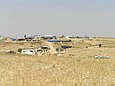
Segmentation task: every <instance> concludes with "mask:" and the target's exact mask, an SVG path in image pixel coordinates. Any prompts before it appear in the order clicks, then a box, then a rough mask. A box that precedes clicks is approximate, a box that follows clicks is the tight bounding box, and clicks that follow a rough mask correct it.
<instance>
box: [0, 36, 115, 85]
mask: <svg viewBox="0 0 115 86" xmlns="http://www.w3.org/2000/svg"><path fill="white" fill-rule="evenodd" d="M42 43H45V42H43V41H39V42H16V41H0V86H115V39H114V38H95V39H91V40H89V39H72V42H69V43H68V42H66V43H52V45H53V47H54V48H56V47H59V46H60V45H71V46H73V47H72V48H70V49H67V50H66V51H65V52H64V53H63V54H60V55H56V54H52V55H51V54H48V55H21V54H9V53H6V51H7V50H17V49H18V48H25V47H30V46H32V47H37V46H40V45H41V44H42ZM97 44H102V46H101V47H98V46H97ZM96 55H101V56H109V57H110V58H108V59H107V58H97V59H95V56H96Z"/></svg>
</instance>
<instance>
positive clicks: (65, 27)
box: [0, 0, 115, 37]
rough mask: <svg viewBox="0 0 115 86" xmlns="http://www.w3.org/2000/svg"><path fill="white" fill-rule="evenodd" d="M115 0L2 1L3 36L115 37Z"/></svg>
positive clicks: (0, 0) (1, 28) (1, 29)
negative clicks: (63, 35)
mask: <svg viewBox="0 0 115 86" xmlns="http://www.w3.org/2000/svg"><path fill="white" fill-rule="evenodd" d="M114 31H115V0H0V35H2V36H16V37H17V36H23V35H24V34H26V35H36V34H52V35H62V34H65V35H80V36H81V35H87V36H109V37H110V36H112V37H115V32H114Z"/></svg>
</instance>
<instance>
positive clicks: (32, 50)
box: [21, 49, 37, 55]
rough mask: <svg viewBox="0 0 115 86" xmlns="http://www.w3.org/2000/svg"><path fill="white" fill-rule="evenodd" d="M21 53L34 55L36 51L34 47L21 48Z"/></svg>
mask: <svg viewBox="0 0 115 86" xmlns="http://www.w3.org/2000/svg"><path fill="white" fill-rule="evenodd" d="M21 54H26V55H36V54H37V52H36V50H35V49H22V51H21Z"/></svg>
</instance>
